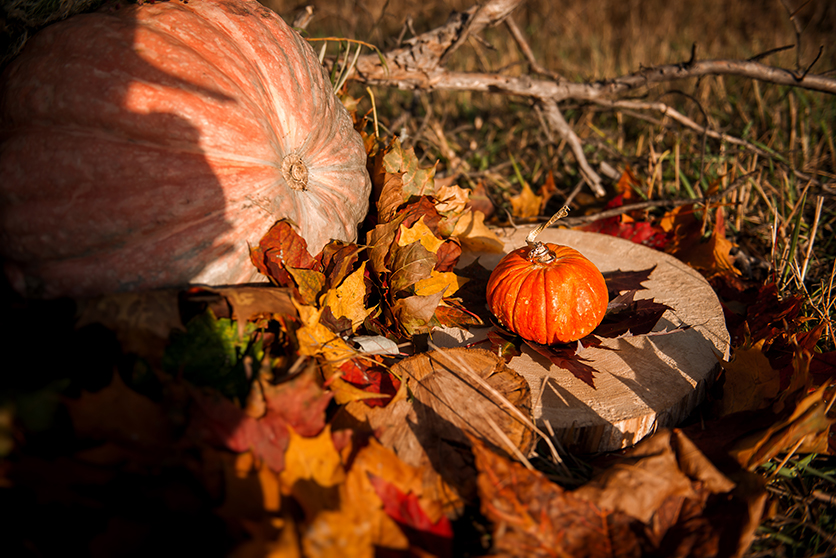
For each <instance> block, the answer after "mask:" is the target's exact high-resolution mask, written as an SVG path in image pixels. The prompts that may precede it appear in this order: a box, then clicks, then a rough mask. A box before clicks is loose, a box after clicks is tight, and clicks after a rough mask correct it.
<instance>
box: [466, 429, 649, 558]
mask: <svg viewBox="0 0 836 558" xmlns="http://www.w3.org/2000/svg"><path fill="white" fill-rule="evenodd" d="M473 453H474V454H475V456H476V468H477V470H478V471H479V476H478V479H477V483H478V487H479V498H480V500H481V508H482V513H483V514H485V516H486V517H487V518H488V519H489V520H490V521H491V522H492V523H493V532H494V541H493V542H494V550H496V551H499V552H504V553H507V555H508V556H526V557H534V558H536V557H541V556H542V557H553V556H572V557H577V558H581V557H589V558H599V557H600V558H604V557H610V556H624V557H626V556H640V555H641V548H640V541H639V539H638V537H637V536H636V535H635V534H634V533H633V532H632V530H631V528H630V523H631V520H630V519H629V518H628V517H626V516H625V515H624V514H623V513H619V512H610V511H608V510H604V509H601V508H600V507H598V506H596V505H595V504H594V503H591V502H589V501H587V500H585V499H582V498H578V497H577V496H575V495H574V494H572V493H569V492H566V491H564V490H563V489H562V488H560V487H559V486H558V485H556V484H554V483H553V482H551V481H549V480H548V479H547V478H546V476H545V475H543V474H542V473H540V472H539V471H532V470H528V469H526V468H525V467H523V466H522V465H520V464H519V463H515V462H512V461H510V460H508V459H506V458H504V457H502V456H500V455H497V454H495V453H494V452H492V451H490V450H489V449H488V448H487V447H486V446H485V445H484V444H483V443H481V442H480V441H478V440H476V439H474V440H473Z"/></svg>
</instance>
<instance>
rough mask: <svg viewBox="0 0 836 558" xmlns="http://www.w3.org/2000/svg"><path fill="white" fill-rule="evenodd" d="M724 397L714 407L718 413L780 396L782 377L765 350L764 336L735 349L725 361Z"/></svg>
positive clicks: (753, 407)
mask: <svg viewBox="0 0 836 558" xmlns="http://www.w3.org/2000/svg"><path fill="white" fill-rule="evenodd" d="M721 364H722V366H723V374H724V377H725V381H724V382H723V398H722V399H720V400H719V401H717V404H716V406H715V409H714V411H715V412H716V413H717V415H718V416H725V415H730V414H732V413H737V412H740V411H756V410H758V409H763V408H765V407H768V406H769V405H770V404H771V403H772V401H773V400H774V399H775V398H776V397H777V396H778V393H779V388H780V382H781V377H780V373H779V371H778V370H774V369H773V368H772V366H771V365H770V363H769V359H768V358H767V357H766V355H764V354H763V340H762V339H761V340H760V341H758V342H757V343H755V344H754V345H753V346H751V347H741V348H739V349H735V350H734V354H733V357H732V360H731V362H722V363H721Z"/></svg>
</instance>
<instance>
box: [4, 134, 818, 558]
mask: <svg viewBox="0 0 836 558" xmlns="http://www.w3.org/2000/svg"><path fill="white" fill-rule="evenodd" d="M366 145H367V147H368V149H369V157H370V158H369V168H370V169H371V174H372V179H373V184H374V194H373V199H372V202H373V205H374V208H375V209H374V211H373V212H372V214H371V215H370V217H369V221H368V222H367V223H366V225H365V237H364V238H362V239H361V240H362V242H358V243H357V244H350V243H342V242H332V243H330V244H328V245H327V246H325V247H324V248H323V250H322V251H321V252H320V253H318V254H310V253H309V252H308V250H307V245H306V244H305V241H304V240H303V239H302V238H301V237H299V235H298V234H297V233H296V231H295V228H294V224H293V223H291V222H288V221H280V222H278V223H276V225H275V226H274V227H273V228H272V229H271V230H270V231H269V232H268V233H267V234H266V235H265V236H264V237H263V238H262V240H261V241H260V242H259V244H258V245H257V246H252V247H251V257H252V261H253V264H254V265H255V266H256V268H257V269H258V270H259V271H260V272H261V273H262V274H263V275H264V276H265V277H266V278H267V279H269V281H270V283H269V284H268V283H264V284H257V285H242V286H237V287H224V288H203V287H193V288H189V289H185V290H163V291H155V292H149V293H126V294H114V295H110V296H105V297H102V298H100V299H95V300H86V301H66V300H62V301H51V302H44V301H31V300H21V299H18V298H15V297H14V296H12V295H7V296H4V299H3V304H4V322H5V326H6V332H5V335H4V336H3V337H2V338H3V343H4V349H5V350H6V354H10V355H11V354H15V355H18V356H19V357H21V358H19V359H18V360H17V361H16V364H15V365H14V366H13V367H12V369H11V370H10V371H8V372H7V374H6V375H5V378H4V384H3V386H2V387H3V389H2V393H0V395H2V400H1V401H0V456H2V459H1V460H0V494H2V495H3V497H4V505H5V508H6V509H7V510H12V511H13V513H12V514H9V515H10V516H7V518H6V519H5V520H4V522H3V529H4V552H6V553H8V554H9V555H15V556H16V555H57V554H61V555H75V554H82V555H90V556H112V555H123V554H129V555H137V556H147V555H183V556H186V555H189V556H190V555H229V556H236V557H256V556H259V557H261V556H310V557H320V556H322V557H326V556H329V557H330V556H339V555H342V556H352V557H354V556H358V557H364V556H368V557H372V556H421V557H429V556H439V557H452V556H477V555H486V554H490V555H504V556H589V557H596V558H597V557H608V556H640V555H655V556H673V555H676V556H740V555H741V554H742V552H743V550H745V548H746V546H747V545H748V543H749V541H750V540H751V537H752V534H753V532H754V529H755V527H756V526H757V524H758V522H759V520H760V519H761V517H762V513H763V510H764V502H765V492H764V490H763V482H762V480H761V478H760V477H759V476H757V475H756V474H754V473H753V472H752V471H754V470H755V469H756V468H757V467H758V466H759V465H760V464H762V463H764V462H765V461H766V460H768V459H770V458H772V457H774V456H775V455H777V454H778V453H780V452H784V451H788V449H790V448H793V447H794V448H796V449H798V448H801V449H805V450H808V451H827V450H828V448H827V433H828V431H829V428H830V425H831V424H832V422H833V420H832V419H831V418H828V417H829V415H828V414H827V401H829V400H830V398H832V396H833V394H832V393H831V391H832V390H831V391H828V388H827V385H828V382H829V381H830V379H832V377H833V367H832V363H833V362H834V358H833V355H832V354H821V353H817V352H816V350H815V346H816V343H817V341H818V339H819V337H820V336H821V335H822V331H823V330H822V326H821V325H812V326H811V324H809V323H807V321H805V320H803V319H802V318H801V317H800V304H801V301H800V299H796V298H786V299H780V298H779V297H778V295H777V290H776V289H775V288H774V286H770V285H766V286H759V287H753V286H751V285H746V284H745V283H744V282H742V281H741V280H740V278H739V277H738V276H737V275H736V274H735V272H734V270H733V269H732V268H730V267H729V266H728V264H729V262H730V260H729V259H728V247H729V245H728V244H727V241H725V236H724V233H723V229H722V217H721V213H718V214H717V217H716V219H715V227H714V231H713V233H712V234H709V235H708V237H707V238H706V239H703V237H702V235H696V233H695V231H697V232H698V227H697V226H696V224H695V223H696V222H695V221H694V217H693V215H692V214H691V213H689V212H688V211H685V210H678V211H672V212H671V213H670V214H668V215H667V217H666V219H663V221H664V223H662V224H660V223H654V224H649V223H644V222H642V221H639V220H637V219H636V217H635V216H632V217H626V216H625V217H621V218H617V219H616V220H615V221H612V220H610V221H607V222H606V223H602V224H598V225H596V226H597V227H598V230H600V231H602V232H610V233H614V234H617V235H618V236H622V237H626V238H630V239H632V240H634V241H640V242H643V243H646V244H650V245H656V244H659V243H661V240H660V239H662V238H664V239H667V240H670V241H671V242H672V245H671V246H672V248H669V249H671V250H673V251H674V253H676V254H677V255H678V256H679V257H681V258H682V259H684V260H685V261H688V262H689V263H691V264H692V265H694V267H696V268H698V269H700V270H701V271H702V272H703V273H705V274H706V275H707V276H708V277H710V278H711V279H712V281H713V282H714V284H715V288H717V289H718V293H720V294H721V296H722V297H723V298H724V300H738V301H745V302H746V304H743V305H740V306H739V307H737V306H729V305H727V322H728V324H729V329H730V331H731V332H732V336H733V339H734V355H733V359H732V360H731V361H729V362H724V363H722V368H723V370H722V373H721V376H720V377H719V378H718V381H717V383H716V388H717V389H716V391H715V392H714V393H712V395H711V398H710V400H709V401H708V403H707V406H706V408H705V409H704V410H703V412H704V413H705V414H704V419H705V420H704V422H703V423H704V424H705V428H703V427H702V424H701V423H695V424H692V425H689V426H684V427H682V429H678V430H672V431H669V430H665V431H661V432H658V433H656V434H655V435H653V436H651V437H649V438H647V439H645V440H644V441H642V442H641V443H640V444H639V445H637V446H636V447H634V448H632V449H630V450H628V451H626V452H623V453H622V454H619V455H609V456H607V455H605V456H599V457H598V458H597V459H595V460H593V461H591V463H592V465H593V466H594V467H595V469H594V474H593V475H591V478H590V477H589V476H584V473H583V472H582V471H583V470H584V469H582V468H581V469H579V470H573V469H572V468H570V467H569V465H567V463H566V462H564V461H563V459H564V458H568V456H566V455H565V454H563V455H562V457H561V454H560V453H558V451H557V450H556V449H555V448H554V446H551V448H550V447H549V444H550V443H551V440H550V438H549V436H548V435H547V434H545V433H544V432H543V431H542V430H540V428H538V427H537V426H536V425H535V424H534V423H533V422H532V419H531V408H532V401H531V393H530V389H529V385H528V383H527V382H526V381H525V380H524V379H523V378H522V377H521V376H520V375H519V374H517V373H516V372H515V371H514V370H513V369H512V368H511V367H509V360H510V358H511V357H512V356H514V355H517V354H519V351H520V350H521V342H520V340H519V339H518V338H515V337H513V336H510V335H508V334H507V333H505V332H502V331H501V330H500V329H498V328H493V329H492V330H491V332H490V333H489V334H488V338H489V339H490V344H489V345H488V346H489V347H490V350H485V349H480V348H456V349H438V348H435V347H434V345H432V339H431V336H428V335H427V334H431V333H432V331H433V329H434V328H436V327H438V326H453V327H462V328H467V327H475V326H485V327H489V326H490V324H489V322H488V320H489V316H488V315H486V313H485V310H484V288H485V282H486V280H487V274H488V273H489V272H488V271H487V270H485V269H484V268H482V267H481V266H479V265H478V264H473V265H470V266H468V267H465V268H461V267H457V264H458V262H459V258H460V256H461V254H462V252H463V250H476V251H480V252H484V251H496V250H500V249H501V247H502V243H501V242H500V241H499V239H498V238H497V237H496V235H495V234H494V233H493V232H492V231H491V230H490V229H489V228H488V227H487V226H486V225H485V214H486V211H487V210H488V209H489V205H486V204H485V199H484V196H483V194H480V193H479V192H478V191H472V190H469V189H465V188H462V187H460V186H458V185H455V184H453V183H451V182H450V181H449V180H448V181H444V182H441V181H436V180H435V176H434V174H435V169H434V168H423V167H421V166H420V165H419V164H418V160H417V158H416V156H415V154H414V152H413V151H412V150H411V149H405V148H404V147H403V146H402V145H400V143H399V142H398V141H397V140H394V141H393V142H392V143H391V144H390V145H388V146H384V145H382V144H381V143H380V142H379V141H378V140H377V139H376V138H373V137H372V136H367V137H366ZM633 179H635V177H633V178H631V175H629V174H628V175H625V178H623V179H622V184H621V186H620V188H621V189H622V194H624V195H626V193H627V192H628V191H629V189H630V187H629V180H633ZM552 180H553V179H552ZM553 188H554V185H553V184H551V185H550V186H549V185H545V186H544V187H543V188H541V189H540V194H539V195H535V194H534V193H533V190H532V189H531V187H530V186H528V191H525V190H524V191H523V192H522V193H521V194H520V195H519V197H517V198H515V199H512V200H511V203H512V204H513V205H514V207H517V208H518V211H520V212H522V213H523V214H527V213H532V212H534V211H535V208H536V211H537V212H542V209H543V207H544V204H545V202H547V201H548V197H549V196H551V193H552V190H553ZM616 203H621V201H618V202H616ZM479 208H484V209H485V210H486V211H483V210H482V209H479ZM488 212H489V211H488ZM532 214H533V213H532ZM665 223H667V224H665ZM665 227H667V228H665ZM652 273H653V270H652V269H648V270H644V271H638V272H627V273H622V272H618V273H612V274H608V276H607V278H606V279H607V284H608V287H609V290H610V308H609V309H608V315H607V318H606V319H605V321H604V323H602V324H601V326H600V327H599V329H598V330H596V331H595V332H594V334H593V335H591V336H589V337H588V338H585V339H583V340H581V342H580V345H578V344H575V345H572V346H567V347H539V346H538V347H534V348H535V350H538V351H540V352H541V353H542V354H544V355H546V356H547V357H548V358H549V359H550V360H551V361H552V362H555V363H557V364H558V365H559V366H562V367H564V368H567V369H569V370H571V371H573V372H574V373H575V374H576V375H577V376H578V377H580V378H582V379H584V381H587V382H588V383H590V384H593V381H594V370H592V369H591V367H589V366H588V365H586V364H585V363H584V361H583V360H582V359H580V358H578V356H577V353H578V349H579V348H580V347H582V346H590V345H594V344H595V343H596V342H600V340H601V339H602V338H605V337H621V336H626V335H649V334H651V330H652V329H653V327H654V326H655V325H656V323H657V321H658V320H659V317H660V316H661V314H662V313H663V312H664V311H665V309H666V307H665V306H663V305H660V304H658V303H655V302H654V301H653V300H636V298H635V294H636V292H637V291H638V290H640V289H641V288H642V282H643V281H646V280H647V279H648V278H649V277H650V276H651V274H652ZM662 333H664V332H662ZM819 386H820V387H819ZM590 459H591V458H590Z"/></svg>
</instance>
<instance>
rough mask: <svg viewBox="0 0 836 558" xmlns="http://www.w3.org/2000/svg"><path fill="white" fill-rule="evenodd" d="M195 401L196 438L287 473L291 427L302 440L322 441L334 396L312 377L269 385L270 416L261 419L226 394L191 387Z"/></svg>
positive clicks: (303, 375) (267, 397)
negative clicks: (327, 410) (249, 454)
mask: <svg viewBox="0 0 836 558" xmlns="http://www.w3.org/2000/svg"><path fill="white" fill-rule="evenodd" d="M189 391H190V393H191V395H192V399H193V400H194V403H195V405H194V407H193V415H192V421H191V423H190V428H191V431H192V434H193V435H194V436H196V437H197V438H199V439H203V440H206V441H208V442H210V443H214V444H218V445H221V446H223V447H226V448H227V449H229V450H232V451H235V452H244V451H247V450H252V452H253V453H254V454H255V455H256V456H257V457H258V458H259V459H262V460H263V461H264V462H265V463H266V464H267V466H268V467H270V468H271V469H273V470H274V471H276V472H279V471H282V470H283V469H284V452H285V450H286V449H287V444H288V436H289V435H288V426H292V427H293V429H294V430H295V431H296V432H297V433H298V434H300V435H302V436H316V435H317V434H319V433H320V432H321V431H322V429H323V428H324V427H325V408H326V407H327V406H328V403H329V402H330V401H331V393H330V392H323V391H322V389H321V388H320V387H319V386H318V385H317V384H316V382H315V380H314V379H313V377H312V375H311V374H302V375H300V376H298V377H297V378H295V379H293V380H291V381H289V382H285V383H283V384H279V385H278V386H271V385H269V384H268V385H265V386H264V396H265V402H266V406H267V412H266V413H265V415H264V416H263V417H261V418H259V419H254V418H252V417H250V416H249V415H247V414H246V413H245V412H244V410H243V409H241V408H240V407H238V406H237V405H236V404H235V403H233V402H232V401H230V400H229V399H226V398H225V397H223V396H222V395H220V393H218V392H216V391H209V390H198V389H196V388H193V387H190V390H189Z"/></svg>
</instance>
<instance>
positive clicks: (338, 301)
mask: <svg viewBox="0 0 836 558" xmlns="http://www.w3.org/2000/svg"><path fill="white" fill-rule="evenodd" d="M365 274H366V262H363V263H362V264H360V267H359V268H358V269H357V270H356V271H355V272H354V273H352V274H351V275H349V276H348V277H346V278H345V279H343V282H342V283H340V286H339V287H337V288H336V289H329V290H328V292H326V293H325V295H324V296H323V298H322V301H321V305H322V306H323V307H325V306H330V307H331V312H332V313H333V314H334V316H335V317H336V318H348V319H349V320H351V330H352V331H356V330H357V328H358V327H360V325H361V324H362V323H363V321H364V320H365V319H366V317H367V316H368V315H369V314H371V313H372V311H373V310H374V308H366V305H365V302H364V298H365V296H366V282H365V279H364V277H365Z"/></svg>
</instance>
